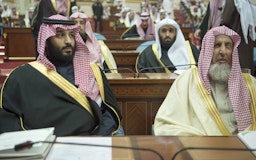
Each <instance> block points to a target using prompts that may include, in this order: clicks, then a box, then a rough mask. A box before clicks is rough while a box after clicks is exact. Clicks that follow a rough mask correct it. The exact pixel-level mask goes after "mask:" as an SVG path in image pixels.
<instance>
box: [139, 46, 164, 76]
mask: <svg viewBox="0 0 256 160" xmlns="http://www.w3.org/2000/svg"><path fill="white" fill-rule="evenodd" d="M159 61H160V59H159V58H158V57H156V56H155V54H154V51H153V50H152V45H150V46H148V47H147V48H145V49H144V50H143V51H142V52H141V53H140V54H139V55H138V57H137V62H136V71H137V72H139V71H141V70H143V71H142V73H149V72H150V73H164V72H165V70H164V68H153V67H159V66H161V64H160V63H159ZM150 67H152V68H150ZM144 68H149V69H145V70H144Z"/></svg>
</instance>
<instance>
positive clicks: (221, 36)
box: [215, 34, 233, 43]
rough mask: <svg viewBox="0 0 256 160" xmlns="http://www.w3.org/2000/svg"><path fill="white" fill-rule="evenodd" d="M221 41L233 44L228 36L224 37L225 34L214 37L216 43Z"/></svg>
mask: <svg viewBox="0 0 256 160" xmlns="http://www.w3.org/2000/svg"><path fill="white" fill-rule="evenodd" d="M221 39H224V40H226V41H230V42H232V43H233V40H232V38H231V37H230V36H228V35H226V34H218V35H216V36H215V41H216V40H217V41H218V40H221Z"/></svg>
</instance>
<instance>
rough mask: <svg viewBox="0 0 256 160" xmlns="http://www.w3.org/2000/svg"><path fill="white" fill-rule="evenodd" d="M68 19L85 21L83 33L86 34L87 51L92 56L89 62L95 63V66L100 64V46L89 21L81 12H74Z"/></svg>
mask: <svg viewBox="0 0 256 160" xmlns="http://www.w3.org/2000/svg"><path fill="white" fill-rule="evenodd" d="M70 18H71V19H72V20H74V19H76V18H81V19H84V20H85V21H86V23H85V33H86V34H87V39H86V43H85V45H86V47H87V48H88V49H89V51H90V52H91V53H93V54H91V56H93V57H91V62H95V63H97V64H101V63H102V53H101V47H100V44H99V43H98V41H97V38H96V37H95V35H94V33H93V30H92V27H91V24H90V21H89V19H88V16H87V15H86V14H84V13H81V12H75V13H73V14H72V15H71V16H70Z"/></svg>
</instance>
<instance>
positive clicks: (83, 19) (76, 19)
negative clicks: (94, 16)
mask: <svg viewBox="0 0 256 160" xmlns="http://www.w3.org/2000/svg"><path fill="white" fill-rule="evenodd" d="M74 21H80V22H81V21H84V22H86V19H85V18H75V19H74Z"/></svg>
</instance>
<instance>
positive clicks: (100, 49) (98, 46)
mask: <svg viewBox="0 0 256 160" xmlns="http://www.w3.org/2000/svg"><path fill="white" fill-rule="evenodd" d="M70 18H71V19H72V20H74V21H75V24H76V25H78V26H79V28H80V31H79V33H80V35H81V36H82V38H83V40H84V43H85V45H86V46H87V48H88V49H89V50H90V52H91V53H94V54H95V55H98V56H99V57H98V58H99V60H98V63H100V64H102V63H103V68H104V70H106V71H108V72H117V70H115V69H116V68H117V66H116V62H115V59H114V57H113V55H112V53H111V52H110V50H109V48H108V47H107V46H106V44H105V43H104V41H102V40H98V41H97V39H96V37H95V34H94V33H93V31H92V27H91V24H90V22H89V19H88V16H87V15H86V14H84V13H81V12H76V13H73V14H72V15H71V16H70Z"/></svg>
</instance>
